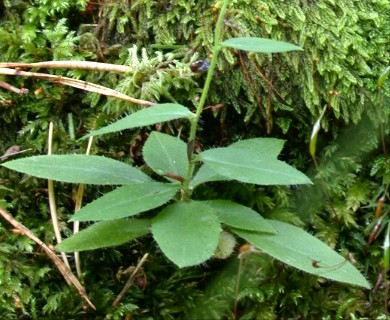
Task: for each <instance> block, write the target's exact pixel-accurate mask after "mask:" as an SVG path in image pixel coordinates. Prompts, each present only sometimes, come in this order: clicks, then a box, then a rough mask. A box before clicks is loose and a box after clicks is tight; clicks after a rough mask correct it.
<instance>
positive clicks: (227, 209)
mask: <svg viewBox="0 0 390 320" xmlns="http://www.w3.org/2000/svg"><path fill="white" fill-rule="evenodd" d="M205 203H206V204H207V205H208V206H210V207H211V208H212V210H213V211H214V212H215V213H216V214H217V216H218V219H219V221H220V222H222V223H224V224H226V225H228V226H230V227H234V228H239V229H244V230H251V231H256V232H268V233H276V231H275V229H274V227H273V226H272V225H271V224H270V223H268V221H267V220H266V219H264V218H263V217H262V216H261V215H260V214H259V213H257V212H256V211H254V210H252V209H251V208H248V207H245V206H243V205H241V204H238V203H235V202H232V201H228V200H210V201H206V202H205Z"/></svg>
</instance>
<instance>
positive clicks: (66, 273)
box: [0, 207, 96, 310]
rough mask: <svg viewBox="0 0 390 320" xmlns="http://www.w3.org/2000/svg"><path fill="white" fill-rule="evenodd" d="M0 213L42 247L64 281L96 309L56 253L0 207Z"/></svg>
mask: <svg viewBox="0 0 390 320" xmlns="http://www.w3.org/2000/svg"><path fill="white" fill-rule="evenodd" d="M0 214H1V215H2V216H3V218H4V219H5V220H7V221H8V222H9V223H10V224H11V225H12V226H13V227H14V228H16V229H18V230H20V232H21V233H22V234H24V235H25V236H27V237H29V238H30V239H31V240H33V241H34V242H35V243H36V244H37V245H38V246H40V247H41V248H42V250H43V251H44V252H45V253H46V254H47V255H48V256H49V258H50V259H51V260H52V261H53V262H54V264H55V265H56V267H57V268H58V270H59V271H60V272H61V274H62V276H63V277H64V278H65V281H66V282H67V284H68V285H72V284H73V285H74V286H75V287H76V289H77V291H78V292H79V294H80V296H81V297H82V298H83V299H84V301H85V302H86V303H87V304H88V305H89V306H90V307H91V308H92V309H93V310H96V308H95V306H94V305H93V304H92V302H91V301H90V300H89V298H88V295H87V293H86V292H85V289H84V288H83V286H82V285H81V283H80V282H79V281H78V280H77V278H76V277H75V275H74V274H73V273H72V271H71V270H70V269H69V268H68V267H67V266H66V265H65V264H64V263H63V262H62V261H61V259H60V258H58V257H57V256H56V254H55V253H54V252H53V251H52V250H51V249H50V248H49V247H48V246H47V245H46V244H45V243H44V242H42V241H41V240H40V239H39V238H38V237H37V236H36V235H35V234H34V233H33V232H32V231H31V230H29V229H27V228H26V227H25V226H24V225H22V224H21V223H20V222H18V221H16V220H15V219H14V218H13V217H12V216H11V215H9V214H8V212H7V211H6V210H5V209H3V208H2V207H0Z"/></svg>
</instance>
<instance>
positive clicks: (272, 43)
mask: <svg viewBox="0 0 390 320" xmlns="http://www.w3.org/2000/svg"><path fill="white" fill-rule="evenodd" d="M222 45H223V46H224V47H229V48H234V49H238V50H245V51H253V52H259V53H277V52H286V51H302V50H303V49H302V48H301V47H298V46H296V45H294V44H291V43H288V42H283V41H276V40H271V39H264V38H253V37H248V38H232V39H228V40H225V41H224V42H222Z"/></svg>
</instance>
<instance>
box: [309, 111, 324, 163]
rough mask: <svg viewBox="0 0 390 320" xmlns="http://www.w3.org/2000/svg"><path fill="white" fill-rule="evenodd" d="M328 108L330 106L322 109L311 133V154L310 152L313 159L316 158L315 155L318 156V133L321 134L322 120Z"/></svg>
mask: <svg viewBox="0 0 390 320" xmlns="http://www.w3.org/2000/svg"><path fill="white" fill-rule="evenodd" d="M327 108H328V106H325V107H324V109H322V112H321V114H320V116H319V117H318V119H317V121H316V122H315V124H314V126H313V130H312V132H311V136H310V147H309V152H310V155H311V156H312V157H315V155H316V147H317V137H318V132H320V129H321V120H322V118H323V117H324V115H325V111H326V109H327Z"/></svg>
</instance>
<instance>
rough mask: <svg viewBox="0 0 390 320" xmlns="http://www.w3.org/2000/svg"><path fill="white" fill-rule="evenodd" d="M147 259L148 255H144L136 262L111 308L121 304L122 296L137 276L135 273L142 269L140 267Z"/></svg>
mask: <svg viewBox="0 0 390 320" xmlns="http://www.w3.org/2000/svg"><path fill="white" fill-rule="evenodd" d="M147 258H148V254H147V253H145V254H144V256H143V257H142V259H141V260H140V261H139V262H138V264H137V266H136V267H135V269H134V271H133V273H132V274H131V275H130V278H129V280H127V282H126V284H125V286H124V287H123V289H122V291H121V292H120V293H119V294H118V296H117V297H116V299H115V301H114V302H113V303H112V306H113V307H114V308H116V307H117V306H118V304H119V303H120V302H121V300H122V298H123V296H124V295H125V294H126V292H127V291H128V290H129V289H130V287H131V285H132V284H133V282H134V279H135V276H136V275H137V272H138V271H139V269H140V268H141V267H142V265H143V264H144V263H145V261H146V259H147Z"/></svg>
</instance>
